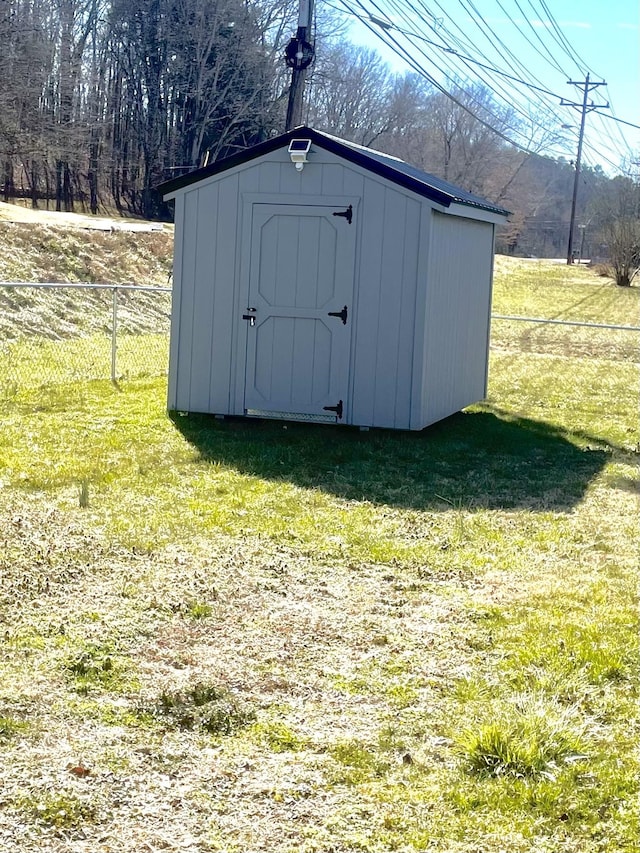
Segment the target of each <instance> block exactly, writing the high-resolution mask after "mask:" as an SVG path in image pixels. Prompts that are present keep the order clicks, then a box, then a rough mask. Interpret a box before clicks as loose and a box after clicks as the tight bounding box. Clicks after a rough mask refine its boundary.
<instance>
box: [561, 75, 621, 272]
mask: <svg viewBox="0 0 640 853" xmlns="http://www.w3.org/2000/svg"><path fill="white" fill-rule="evenodd" d="M567 83H568V84H569V85H571V86H581V87H582V91H583V94H582V103H580V104H578V103H575V102H574V101H565V99H564V98H562V100H561V101H560V106H562V107H574V108H575V109H577V110H580V111H581V113H582V117H581V119H580V134H579V136H578V153H577V154H576V168H575V172H574V176H573V196H572V197H571V217H570V219H569V242H568V245H567V264H572V263H573V232H574V230H575V225H576V203H577V201H578V182H579V180H580V163H581V160H582V141H583V139H584V125H585V120H586V118H587V113H590V112H591V111H592V110H595V109H596V106H598V107H599V108H603V109H608V107H609V104H608V103H607V104H598V105H596V104H594V103H593V101H591V103H588V101H587V98H588V95H589V92H590V91H591V90H592V89H596V88H597V87H598V86H606V85H607V84H606V82H604V81H602V82H601V83H592V82H591V81H590V80H589V75H588V74H587V77H586V80H582V81H576V80H567Z"/></svg>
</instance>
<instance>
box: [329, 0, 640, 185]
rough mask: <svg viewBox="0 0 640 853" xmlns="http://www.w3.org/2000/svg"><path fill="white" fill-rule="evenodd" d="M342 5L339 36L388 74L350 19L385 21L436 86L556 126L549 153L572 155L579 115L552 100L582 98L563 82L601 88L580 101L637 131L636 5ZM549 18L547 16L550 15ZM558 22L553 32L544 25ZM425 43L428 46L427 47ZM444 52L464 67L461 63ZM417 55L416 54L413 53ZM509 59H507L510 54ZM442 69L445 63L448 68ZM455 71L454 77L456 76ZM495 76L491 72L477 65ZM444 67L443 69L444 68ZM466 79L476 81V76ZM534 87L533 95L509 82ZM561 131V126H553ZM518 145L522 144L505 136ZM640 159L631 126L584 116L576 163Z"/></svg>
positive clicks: (414, 0) (384, 1)
mask: <svg viewBox="0 0 640 853" xmlns="http://www.w3.org/2000/svg"><path fill="white" fill-rule="evenodd" d="M333 2H335V5H336V7H342V8H343V9H344V8H345V6H347V7H349V9H350V10H351V11H352V13H355V14H352V15H350V16H352V17H353V20H354V24H353V25H352V27H351V28H350V30H349V34H348V37H349V38H350V40H351V41H353V42H355V43H357V44H366V45H368V46H371V47H375V48H376V50H378V51H379V52H380V53H381V55H382V56H383V58H384V59H385V60H386V61H387V62H388V63H389V64H390V65H391V67H392V68H393V70H394V71H398V72H404V71H407V70H411V68H410V65H409V64H408V63H406V62H405V61H403V60H402V59H401V58H399V57H398V55H397V54H396V53H394V52H393V51H392V50H391V49H390V48H389V47H388V46H387V45H386V44H385V41H382V40H381V39H380V38H379V37H377V35H375V34H374V33H373V32H371V30H370V29H369V28H367V27H366V26H365V25H364V24H362V23H360V22H358V18H357V15H359V16H360V17H361V18H368V15H369V14H374V15H375V16H376V17H378V18H380V19H383V20H386V21H389V22H390V23H391V24H392V25H393V26H392V28H391V29H382V28H380V27H378V26H375V25H374V26H373V29H374V30H375V32H376V33H382V34H383V36H385V39H386V40H387V41H390V38H391V36H393V37H394V38H395V39H396V40H397V41H398V42H399V43H400V45H401V46H402V47H403V48H404V49H405V50H406V51H407V53H408V54H409V55H410V56H412V57H414V59H415V58H417V61H418V62H419V63H420V65H422V67H424V68H425V69H426V70H427V71H428V73H429V74H431V75H432V76H433V77H434V79H436V80H437V81H438V82H442V83H443V85H444V86H445V87H447V88H448V87H449V84H448V82H447V80H446V77H445V76H444V75H445V74H446V73H448V74H449V76H452V75H453V74H454V73H458V74H459V75H460V76H465V77H468V78H469V79H476V80H479V81H480V82H483V83H484V84H485V85H486V83H487V82H489V83H491V84H495V85H496V92H497V94H498V98H499V99H500V100H501V102H502V103H503V104H504V103H505V102H511V103H512V104H514V103H515V104H516V105H517V107H518V110H519V115H520V118H521V119H523V118H524V115H525V113H527V112H529V107H528V105H527V102H530V103H532V104H534V108H535V109H536V110H540V113H539V115H540V120H541V121H542V122H543V123H544V122H548V123H549V124H550V125H551V127H552V128H553V127H557V129H558V135H559V137H560V138H557V139H555V140H554V142H553V144H551V145H550V147H549V150H548V151H547V150H545V151H543V152H542V153H548V154H550V155H551V156H565V157H566V158H567V159H572V158H574V157H575V154H576V150H577V142H578V127H579V124H580V118H581V112H580V111H579V110H575V109H572V108H571V107H567V106H561V105H560V98H564V99H565V100H568V101H575V102H580V103H581V101H582V91H583V90H582V89H581V88H579V87H576V86H571V85H568V84H567V81H568V80H569V79H571V80H576V81H583V80H585V75H586V74H587V73H590V78H591V80H592V81H593V82H601V81H606V83H607V85H606V86H600V87H597V88H594V89H593V90H592V91H591V92H590V93H589V100H590V101H593V102H594V103H596V104H606V103H607V102H609V104H610V109H608V110H603V111H602V112H604V113H607V114H612V115H614V116H616V117H617V118H618V119H622V120H624V121H626V122H630V123H631V124H635V125H640V2H638V0H333ZM333 2H332V5H333ZM549 13H550V14H549ZM554 23H555V24H556V25H557V28H556V29H554V26H553V24H554ZM429 42H431V43H429ZM437 45H442V46H447V47H448V48H449V49H450V50H451V49H453V50H455V51H456V52H457V53H458V54H459V55H461V56H465V57H467V58H469V59H471V60H473V61H472V62H467V63H462V62H460V61H459V60H458V58H457V57H455V56H454V55H453V54H451V53H450V52H445V51H443V50H442V49H441V48H440V47H438V46H437ZM420 51H422V53H421V52H420ZM509 52H510V53H509ZM445 63H448V64H449V70H448V71H447V69H446V65H445ZM456 64H457V72H456V67H455V66H456ZM482 66H489V67H490V68H493V69H497V70H498V71H502V72H503V74H502V75H500V74H495V73H493V72H492V71H490V70H487V68H486V67H484V68H483V67H482ZM443 68H444V71H443ZM474 74H478V75H481V76H480V77H475V78H474ZM506 75H511V76H513V77H516V78H517V79H519V80H524V81H525V82H530V83H533V84H534V85H535V86H538V87H539V88H541V89H544V90H546V91H545V92H544V93H540V92H538V91H536V90H533V89H531V88H528V87H525V86H522V85H519V84H517V83H516V82H515V81H513V80H511V79H510V77H508V76H506ZM563 124H566V125H570V127H565V128H563V127H562V125H563ZM509 136H510V138H514V140H515V141H516V142H518V144H520V145H522V147H528V143H527V142H526V140H525V139H524V137H522V136H521V137H517V136H513V135H512V134H511V133H509ZM633 160H640V129H638V128H633V127H629V126H628V125H626V124H622V123H618V122H614V121H612V120H609V119H605V118H603V117H601V116H599V115H598V114H597V113H596V112H590V113H589V114H588V115H587V119H586V125H585V144H584V149H583V163H585V164H587V165H590V166H596V165H600V166H601V167H602V168H603V169H604V171H605V172H607V173H608V174H614V173H616V172H617V171H618V169H619V168H620V165H621V163H622V162H624V161H627V162H629V161H633Z"/></svg>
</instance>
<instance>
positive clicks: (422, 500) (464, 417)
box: [172, 410, 608, 511]
mask: <svg viewBox="0 0 640 853" xmlns="http://www.w3.org/2000/svg"><path fill="white" fill-rule="evenodd" d="M172 417H173V420H174V423H175V425H176V427H177V428H178V429H179V430H180V432H181V433H182V434H183V435H184V437H185V438H186V439H187V441H189V442H190V444H192V445H193V446H194V447H195V448H197V449H198V451H199V453H200V455H201V458H202V459H203V460H206V461H211V462H216V463H219V464H223V465H226V466H229V467H231V468H234V469H236V470H237V471H239V472H240V473H242V474H245V475H250V476H256V477H260V478H264V479H269V480H277V481H288V482H290V483H293V484H295V485H296V486H299V487H301V488H306V489H319V490H321V491H324V492H327V493H329V494H332V495H335V496H337V497H340V498H343V499H345V500H355V501H369V502H371V503H375V504H384V505H388V506H394V507H404V508H407V509H417V510H422V509H429V510H445V509H447V508H449V507H451V506H455V507H465V508H468V509H480V508H485V509H530V510H533V511H545V510H555V511H568V510H570V509H571V508H572V507H574V506H575V505H576V504H577V503H578V502H579V501H580V500H581V499H582V497H583V496H584V493H585V491H586V489H587V487H588V485H589V483H590V482H591V480H592V479H593V478H594V477H595V476H596V474H598V472H599V471H600V470H601V469H602V467H603V466H604V464H605V461H606V458H607V455H608V454H607V451H606V449H603V448H602V442H598V445H599V446H596V447H587V448H586V449H583V448H582V447H578V446H576V445H575V444H573V443H572V442H571V441H569V440H568V439H567V438H566V437H565V436H564V435H563V433H562V432H561V431H560V430H558V429H557V428H555V427H553V426H550V425H548V424H545V423H540V422H537V421H532V420H527V419H526V418H517V419H512V418H508V417H506V416H504V415H502V414H501V413H499V412H497V411H486V410H484V411H478V410H472V411H467V412H464V413H460V414H457V415H453V416H452V417H450V418H447V419H446V420H444V421H441V422H440V423H438V424H435V425H434V426H432V427H429V428H427V429H425V430H423V431H422V432H397V431H392V430H372V431H370V432H360V431H358V430H356V429H352V428H349V427H338V426H336V427H333V426H327V425H316V424H308V423H289V422H287V423H284V422H282V421H268V420H263V421H260V420H246V419H235V420H234V419H228V420H224V421H220V420H216V419H215V418H213V417H212V416H210V415H189V416H180V415H177V414H174V415H172ZM597 441H598V440H597V439H594V442H597Z"/></svg>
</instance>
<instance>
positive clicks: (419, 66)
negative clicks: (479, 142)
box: [339, 0, 640, 169]
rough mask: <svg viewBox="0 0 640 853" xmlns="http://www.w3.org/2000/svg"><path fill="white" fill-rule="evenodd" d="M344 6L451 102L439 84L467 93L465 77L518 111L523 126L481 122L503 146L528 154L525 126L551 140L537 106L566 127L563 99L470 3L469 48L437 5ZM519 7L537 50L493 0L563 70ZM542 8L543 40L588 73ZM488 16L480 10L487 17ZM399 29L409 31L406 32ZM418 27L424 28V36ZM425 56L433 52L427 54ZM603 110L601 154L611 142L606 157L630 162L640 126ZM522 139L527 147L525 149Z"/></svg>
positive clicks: (362, 1) (475, 105)
mask: <svg viewBox="0 0 640 853" xmlns="http://www.w3.org/2000/svg"><path fill="white" fill-rule="evenodd" d="M339 2H340V5H341V6H342V7H343V8H344V9H346V10H347V11H348V12H349V13H350V14H352V15H354V16H356V17H357V18H358V19H359V20H360V21H361V22H362V23H363V24H364V25H365V26H366V27H367V29H368V30H369V31H370V32H372V33H373V34H374V35H375V36H376V38H377V39H378V40H380V41H382V42H383V43H384V44H385V45H386V46H387V47H388V48H389V49H390V50H392V51H393V52H394V53H395V54H396V55H397V56H399V57H400V58H401V59H402V60H403V61H405V62H407V64H408V65H409V67H410V68H411V69H412V70H413V71H415V72H416V73H418V74H420V75H421V76H422V77H424V78H425V79H427V80H428V81H429V82H430V83H431V84H432V85H434V86H435V87H436V88H437V89H438V90H439V91H444V93H445V94H447V95H449V94H451V93H450V92H447V90H446V88H444V87H443V86H442V85H441V84H440V80H441V79H442V78H444V80H446V81H449V83H450V84H451V85H452V86H453V88H454V89H456V88H457V89H460V88H461V86H462V85H463V84H461V76H460V75H462V79H464V77H467V79H469V76H470V77H471V78H474V77H475V78H476V79H477V80H478V81H479V82H480V83H481V84H482V85H483V86H484V87H485V88H486V89H487V90H488V91H490V92H491V93H493V95H494V96H495V97H496V98H497V102H495V103H496V105H497V103H498V102H501V103H503V104H505V108H506V109H510V110H515V113H516V114H518V115H519V116H520V117H521V119H520V121H519V126H512V125H507V126H506V127H505V128H504V129H503V130H499V128H497V127H495V126H492V125H491V122H493V123H494V125H495V124H496V123H497V124H498V125H499V126H500V125H501V124H502V123H503V122H504V119H505V115H504V114H502V115H499V114H496V113H495V110H494V111H490V112H489V114H488V116H487V117H486V118H483V123H484V125H485V126H488V127H490V128H491V129H492V130H493V131H494V132H496V131H499V132H498V135H499V136H500V135H501V134H502V137H501V138H503V139H504V138H505V137H506V141H508V142H509V143H510V144H511V145H514V146H515V147H518V148H521V149H523V150H527V151H529V150H530V138H529V137H528V136H527V137H525V135H524V133H523V123H522V120H523V119H524V121H525V122H526V124H527V125H528V126H530V127H531V128H532V130H534V133H536V134H538V137H539V138H540V134H543V135H548V130H549V125H548V122H545V123H541V122H540V120H539V119H538V118H537V117H536V116H532V114H531V112H530V111H529V109H528V106H529V105H531V104H532V103H535V102H538V103H539V104H540V105H541V107H542V109H544V111H545V112H546V114H547V115H548V116H549V117H552V118H553V120H554V122H557V124H558V126H559V125H561V124H562V123H563V118H562V116H561V115H560V114H559V111H558V106H559V104H558V103H556V102H558V101H560V100H561V96H560V95H558V94H557V93H554V92H553V91H552V89H551V88H549V87H548V86H547V85H545V84H544V83H543V82H542V81H541V80H539V79H538V78H537V77H536V76H534V75H532V74H531V72H530V70H529V69H528V68H527V67H525V65H524V64H523V62H522V61H521V60H520V58H519V56H518V55H517V51H518V48H517V47H516V46H514V47H513V49H512V48H511V47H510V46H509V45H507V44H506V43H505V41H504V40H503V39H502V38H501V37H500V35H499V34H498V33H497V32H496V30H495V29H494V28H493V27H492V26H491V24H490V23H489V22H488V21H487V19H486V18H485V17H484V16H483V14H481V12H480V11H479V9H478V6H477V3H474V2H473V0H459V5H460V7H461V9H462V10H463V11H464V12H465V14H469V15H470V18H471V23H472V24H473V25H474V27H475V29H476V30H477V31H478V33H479V35H478V37H477V38H473V40H470V37H469V35H468V33H466V32H465V31H464V30H463V29H462V28H461V27H460V24H459V23H458V21H457V20H456V19H455V18H454V17H453V16H452V14H451V13H450V11H449V10H450V6H449V8H446V7H445V6H443V5H442V4H441V3H440V2H438V0H432V2H431V3H427V2H425V0H378V2H376V0H350V2H347V0H339ZM514 2H515V6H516V8H517V10H518V11H519V13H520V14H521V15H522V16H523V18H524V19H525V21H526V23H527V25H528V26H529V28H531V29H532V30H533V31H534V35H535V42H534V41H533V40H532V39H531V38H530V37H529V35H528V34H527V33H526V32H525V31H524V30H523V29H522V27H521V26H520V25H519V23H518V22H517V21H516V20H515V18H514V16H513V15H512V14H510V12H509V10H508V9H507V8H506V6H505V3H506V0H504V2H501V0H496V4H497V6H498V8H499V9H500V10H501V11H502V13H503V14H504V15H505V16H506V17H507V19H508V21H509V22H510V23H511V25H512V26H513V27H514V29H515V30H516V32H517V34H518V37H519V38H521V39H523V40H524V42H525V44H526V45H528V46H529V47H530V48H531V49H532V50H535V51H536V53H537V55H539V56H540V57H541V59H542V60H543V61H544V62H545V64H547V65H550V66H551V67H552V68H554V69H558V68H562V67H563V63H562V62H560V61H559V60H558V59H557V58H556V57H555V51H553V49H552V48H551V49H550V47H549V46H548V45H547V44H545V42H544V41H543V40H542V39H541V37H540V35H539V34H538V33H536V32H535V28H534V26H533V24H532V23H531V21H529V20H528V16H527V15H526V13H525V10H524V9H523V6H522V4H521V3H520V2H518V0H514ZM540 3H541V6H542V9H543V11H544V14H543V16H542V17H543V18H544V21H543V23H544V24H545V29H544V33H545V34H549V37H550V38H551V42H552V45H556V47H557V48H559V49H560V50H561V51H562V53H563V55H566V56H567V57H568V58H569V59H570V60H571V61H572V62H579V63H580V67H583V68H584V67H585V65H586V63H584V62H583V60H582V59H581V57H580V56H579V55H578V54H577V52H576V51H575V50H574V49H573V48H572V46H571V44H570V42H569V41H568V39H567V38H566V36H565V35H564V33H562V30H561V28H560V26H559V25H558V23H557V21H556V20H555V18H554V17H553V15H552V14H551V12H550V10H549V8H548V5H547V3H546V2H545V0H540ZM354 5H355V6H357V9H356V8H354ZM528 5H529V6H530V8H531V9H532V10H533V12H534V13H536V11H537V10H536V8H535V6H534V4H533V2H532V0H528ZM484 8H485V7H484V6H483V10H484ZM371 22H373V23H371ZM399 22H403V23H405V26H403V23H399ZM420 24H422V28H421V26H420ZM452 27H453V30H452V29H451V28H452ZM394 33H395V34H394ZM426 33H429V35H427V34H426ZM458 34H459V35H458ZM487 47H488V49H489V50H490V51H491V52H492V53H493V54H494V55H497V56H498V57H499V58H500V61H501V62H502V63H504V64H503V67H497V65H496V63H495V62H494V61H493V59H492V58H490V57H489V56H487ZM427 48H430V49H432V50H429V51H427ZM434 50H435V51H437V52H438V55H439V58H438V57H437V56H436V58H434V55H433V51H434ZM514 51H515V52H514ZM427 66H429V68H427ZM432 69H433V70H432ZM567 76H569V75H567ZM534 81H535V82H534ZM458 102H459V101H458ZM461 106H462V105H461ZM469 107H471V109H470V108H469ZM465 108H466V111H467V112H469V113H470V114H471V115H474V110H476V109H479V110H480V111H481V113H482V112H483V111H484V110H485V109H486V104H483V103H481V102H480V101H475V102H473V101H472V102H471V103H469V104H467V105H465ZM601 108H602V107H601V105H595V108H594V114H595V115H596V116H597V117H598V118H597V122H599V123H600V124H601V125H602V133H603V135H604V137H605V139H604V140H599V146H598V148H600V149H601V148H602V145H603V143H604V142H606V145H607V148H608V150H610V151H614V152H616V153H617V154H618V155H619V156H620V158H621V160H622V159H624V158H628V156H629V155H630V154H631V147H630V145H629V143H628V141H627V139H626V138H625V136H624V134H623V132H622V126H627V127H631V128H634V129H640V128H639V126H638V125H635V124H633V123H632V122H628V121H625V120H624V119H619V118H618V117H617V116H615V115H609V114H604V113H602V112H600V111H599V110H600V109H601ZM476 117H477V116H476ZM605 118H609V119H610V120H612V121H614V122H615V124H614V125H609V129H608V128H607V126H606V123H605V122H604V121H603V119H605ZM535 128H537V130H535ZM613 128H615V138H614V135H613V134H612V132H611V129H613ZM525 139H526V140H527V141H526V142H523V140H525ZM516 140H520V141H519V142H518V141H516ZM590 147H591V149H592V150H593V151H596V152H597V153H598V155H599V156H600V157H601V159H602V160H603V161H605V162H608V163H609V164H610V165H611V166H612V167H613V168H614V169H615V168H618V166H617V165H616V164H615V163H613V162H612V161H611V160H609V159H608V158H607V157H606V156H605V155H604V154H602V153H601V152H600V151H599V150H598V148H596V147H595V146H590ZM547 150H548V151H551V145H549V146H548V148H547Z"/></svg>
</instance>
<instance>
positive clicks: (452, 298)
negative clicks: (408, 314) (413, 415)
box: [422, 211, 493, 424]
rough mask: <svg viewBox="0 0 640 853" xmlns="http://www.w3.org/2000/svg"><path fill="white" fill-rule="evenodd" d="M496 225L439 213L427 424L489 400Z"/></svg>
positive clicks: (430, 297)
mask: <svg viewBox="0 0 640 853" xmlns="http://www.w3.org/2000/svg"><path fill="white" fill-rule="evenodd" d="M492 250H493V225H492V224H491V223H486V222H479V221H474V220H470V219H461V218H458V217H453V216H443V215H442V214H439V213H437V212H436V211H434V213H433V221H432V231H431V247H430V252H429V258H430V260H429V276H428V286H427V303H426V326H425V340H424V373H423V392H422V400H423V405H422V422H423V424H428V423H433V422H435V421H437V420H440V419H442V418H445V417H447V416H448V415H451V414H453V413H454V412H458V411H460V409H462V408H464V407H465V406H468V405H470V404H471V403H474V402H476V401H478V400H481V399H482V398H483V397H484V396H485V394H486V365H487V357H488V345H489V341H488V324H489V315H490V310H491V288H490V282H491V270H492Z"/></svg>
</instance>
